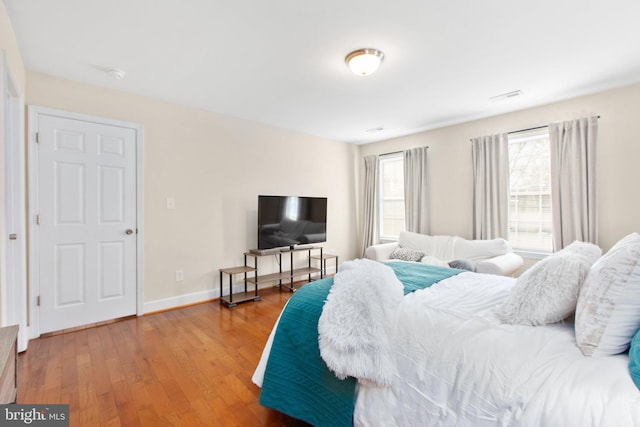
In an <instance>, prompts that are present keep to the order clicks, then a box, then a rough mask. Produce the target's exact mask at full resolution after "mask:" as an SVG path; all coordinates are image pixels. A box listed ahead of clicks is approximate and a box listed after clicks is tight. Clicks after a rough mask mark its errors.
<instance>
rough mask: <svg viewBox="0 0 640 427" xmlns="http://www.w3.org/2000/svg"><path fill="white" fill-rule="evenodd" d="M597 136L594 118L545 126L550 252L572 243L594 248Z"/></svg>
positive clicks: (596, 240)
mask: <svg viewBox="0 0 640 427" xmlns="http://www.w3.org/2000/svg"><path fill="white" fill-rule="evenodd" d="M597 135H598V118H597V117H588V118H582V119H577V120H571V121H566V122H562V123H553V124H550V125H549V141H550V144H551V153H550V155H551V159H550V164H551V211H552V218H553V246H554V250H560V249H562V248H564V247H565V246H567V245H569V244H571V243H572V242H574V241H576V240H579V241H581V242H590V243H594V244H598V222H597V218H596V214H597V211H596V185H595V183H596V178H595V175H596V165H595V160H596V159H595V156H596V141H597Z"/></svg>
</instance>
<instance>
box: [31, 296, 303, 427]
mask: <svg viewBox="0 0 640 427" xmlns="http://www.w3.org/2000/svg"><path fill="white" fill-rule="evenodd" d="M261 296H262V298H263V300H262V301H260V302H249V303H245V304H240V305H239V306H238V307H235V308H233V309H231V310H229V309H227V308H225V307H222V306H221V305H220V304H219V303H218V301H214V302H210V303H204V304H199V305H194V306H191V307H185V308H180V309H176V310H172V311H167V312H163V313H157V314H152V315H147V316H143V317H137V318H130V319H126V320H122V321H119V322H115V323H110V324H106V325H102V326H97V327H94V328H88V329H82V330H75V331H72V332H68V333H63V334H58V335H53V336H48V337H44V338H39V339H36V340H32V341H31V342H30V343H29V348H28V350H27V351H26V352H24V353H22V354H21V355H20V356H19V360H18V403H33V404H54V403H66V404H69V405H70V423H71V425H72V426H74V427H75V426H154V427H155V426H189V427H192V426H287V427H288V426H296V427H297V426H305V425H306V424H305V423H303V422H301V421H299V420H295V419H293V418H290V417H287V416H286V415H284V414H281V413H279V412H277V411H273V410H270V409H267V408H265V407H263V406H261V405H260V403H258V399H259V394H260V389H259V388H258V387H257V386H256V385H255V384H253V383H252V382H251V376H252V375H253V371H254V369H255V367H256V365H257V363H258V360H259V358H260V355H261V354H262V348H263V346H264V343H265V342H266V340H267V337H268V336H269V332H270V331H271V328H272V326H273V324H274V323H275V321H276V319H277V317H278V314H279V313H280V310H281V309H282V307H283V306H284V304H285V303H286V301H287V300H288V299H289V298H290V297H291V294H290V293H289V292H286V291H282V292H280V291H278V290H277V288H274V289H267V290H264V291H262V292H261Z"/></svg>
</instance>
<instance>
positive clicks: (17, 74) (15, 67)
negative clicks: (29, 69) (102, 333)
mask: <svg viewBox="0 0 640 427" xmlns="http://www.w3.org/2000/svg"><path fill="white" fill-rule="evenodd" d="M3 58H4V59H3ZM3 61H6V66H7V68H8V72H10V73H11V78H12V79H13V81H14V82H15V83H16V84H17V86H18V90H19V91H20V95H24V93H25V68H24V63H23V62H22V57H21V55H20V50H19V49H18V43H17V42H16V38H15V35H14V34H13V28H12V26H11V22H10V21H9V16H8V15H7V10H6V9H5V6H4V2H1V1H0V94H4V93H5V88H4V87H3V86H2V85H3V84H4V79H3V78H2V73H3V71H2V68H3V64H2V62H3ZM4 117H5V112H4V102H2V101H0V170H1V171H2V172H0V322H1V324H4V323H5V322H6V304H7V303H6V290H7V278H6V269H5V266H4V262H5V259H6V251H7V247H6V245H7V242H8V238H7V233H8V231H7V230H6V229H5V222H6V221H5V214H6V206H5V175H4V170H5V168H4V164H5V147H6V143H5V133H4V129H5V123H4Z"/></svg>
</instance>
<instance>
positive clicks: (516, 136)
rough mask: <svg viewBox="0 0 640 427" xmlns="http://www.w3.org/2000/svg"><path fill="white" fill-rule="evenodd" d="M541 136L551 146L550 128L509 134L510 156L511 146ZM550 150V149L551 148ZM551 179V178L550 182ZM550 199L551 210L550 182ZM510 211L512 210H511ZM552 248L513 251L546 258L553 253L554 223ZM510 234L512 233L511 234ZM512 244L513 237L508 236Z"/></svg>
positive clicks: (525, 255) (519, 248) (545, 127)
mask: <svg viewBox="0 0 640 427" xmlns="http://www.w3.org/2000/svg"><path fill="white" fill-rule="evenodd" d="M541 136H545V137H546V138H547V143H549V144H550V140H549V127H548V126H543V127H539V128H535V129H528V130H524V131H519V132H512V133H509V134H508V144H509V150H508V152H509V156H511V149H510V148H511V144H516V143H522V142H524V141H527V140H531V139H537V138H540V137H541ZM549 148H550V147H549ZM550 170H551V165H550V164H549V172H550ZM550 179H551V178H550V177H549V180H550ZM509 181H510V182H509V199H508V200H509V202H508V203H509V204H511V198H512V197H513V195H512V192H511V165H509ZM549 198H550V205H549V207H550V209H551V203H552V196H551V185H550V181H549ZM509 210H510V209H509ZM507 221H508V224H509V226H510V225H511V218H510V216H509V217H508V219H507ZM550 233H551V248H549V249H541V248H534V247H520V246H514V247H513V251H514V252H515V253H517V254H519V255H521V256H523V257H525V258H531V259H542V258H544V257H546V256H547V255H549V254H551V253H553V223H552V227H551V232H550ZM509 234H510V233H509ZM507 237H508V238H509V240H510V242H511V236H507Z"/></svg>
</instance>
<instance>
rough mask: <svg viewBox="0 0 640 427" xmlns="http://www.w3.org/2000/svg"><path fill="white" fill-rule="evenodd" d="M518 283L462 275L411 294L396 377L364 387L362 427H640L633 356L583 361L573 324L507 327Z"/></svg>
mask: <svg viewBox="0 0 640 427" xmlns="http://www.w3.org/2000/svg"><path fill="white" fill-rule="evenodd" d="M513 283H514V279H511V278H506V277H500V276H492V275H491V276H490V275H482V274H474V273H462V274H459V275H457V276H454V277H452V278H449V279H446V280H444V281H442V282H440V283H438V284H435V285H434V286H432V287H431V288H428V289H425V290H423V291H417V292H414V293H412V294H409V295H407V296H406V297H405V298H404V299H403V301H402V302H401V303H400V306H399V311H398V313H397V317H396V324H395V326H394V331H395V333H394V334H393V336H394V344H395V357H396V362H397V374H396V375H395V376H394V379H393V381H392V383H391V385H390V386H388V387H379V386H372V385H370V384H365V383H361V384H359V387H358V394H357V400H356V409H355V415H354V417H355V424H356V425H363V426H380V425H397V426H413V425H420V426H474V427H476V426H485V425H486V426H580V427H583V426H640V391H639V390H638V388H637V387H636V386H635V384H634V383H633V381H632V380H631V377H630V375H629V371H628V356H627V355H618V356H613V357H604V358H588V357H584V356H583V355H582V353H581V352H580V350H579V349H578V347H577V346H576V344H575V336H574V329H573V325H572V324H569V323H565V324H560V323H558V324H553V325H548V326H544V327H530V326H515V325H504V324H501V323H500V322H499V321H498V320H497V319H496V318H495V317H494V315H493V312H492V307H494V306H495V305H496V304H498V303H499V302H500V301H502V300H503V299H504V298H505V297H506V296H507V295H508V293H509V290H510V288H511V286H512V285H513Z"/></svg>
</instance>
